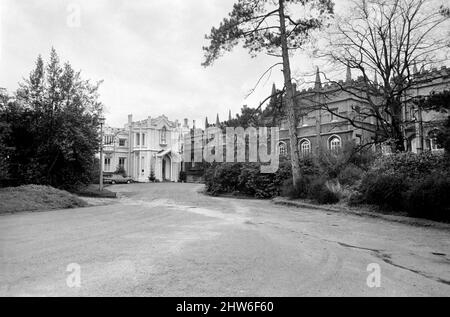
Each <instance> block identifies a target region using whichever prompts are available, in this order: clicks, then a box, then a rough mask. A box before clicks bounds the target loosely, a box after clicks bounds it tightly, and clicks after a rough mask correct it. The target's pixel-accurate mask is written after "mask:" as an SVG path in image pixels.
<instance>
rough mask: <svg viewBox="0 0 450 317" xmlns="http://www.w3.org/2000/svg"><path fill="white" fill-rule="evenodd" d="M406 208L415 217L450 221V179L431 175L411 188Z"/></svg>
mask: <svg viewBox="0 0 450 317" xmlns="http://www.w3.org/2000/svg"><path fill="white" fill-rule="evenodd" d="M406 207H407V211H408V214H409V215H411V216H413V217H419V218H428V219H435V220H443V221H447V222H449V221H450V179H449V178H448V177H445V176H443V175H438V174H435V175H430V176H428V177H426V178H425V179H423V180H422V181H418V182H417V183H415V184H413V185H412V186H411V189H410V190H409V191H408V192H407V200H406Z"/></svg>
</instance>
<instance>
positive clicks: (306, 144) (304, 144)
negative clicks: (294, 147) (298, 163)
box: [299, 139, 311, 155]
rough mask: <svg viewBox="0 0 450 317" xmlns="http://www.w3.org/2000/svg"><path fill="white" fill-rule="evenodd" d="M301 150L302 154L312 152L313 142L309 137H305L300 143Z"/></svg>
mask: <svg viewBox="0 0 450 317" xmlns="http://www.w3.org/2000/svg"><path fill="white" fill-rule="evenodd" d="M299 145H300V146H299V150H300V154H301V155H308V154H309V153H311V142H310V141H309V140H307V139H303V140H301V141H300V143H299Z"/></svg>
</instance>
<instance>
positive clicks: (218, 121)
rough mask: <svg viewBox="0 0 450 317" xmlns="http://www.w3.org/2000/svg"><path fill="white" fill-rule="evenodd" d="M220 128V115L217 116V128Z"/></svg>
mask: <svg viewBox="0 0 450 317" xmlns="http://www.w3.org/2000/svg"><path fill="white" fill-rule="evenodd" d="M219 126H220V120H219V114H217V117H216V127H219Z"/></svg>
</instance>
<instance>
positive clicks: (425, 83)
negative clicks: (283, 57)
mask: <svg viewBox="0 0 450 317" xmlns="http://www.w3.org/2000/svg"><path fill="white" fill-rule="evenodd" d="M414 76H415V80H414V85H412V86H411V87H410V88H409V90H408V91H407V92H406V94H405V95H407V96H408V100H413V99H414V97H420V96H421V97H424V96H428V95H430V94H431V93H432V92H436V93H438V92H442V91H445V90H450V69H448V68H446V67H442V68H441V69H439V70H438V69H431V70H429V71H422V72H417V71H416V72H415V74H414ZM342 87H345V89H343V88H342ZM362 87H363V83H362V79H361V78H357V79H352V77H351V73H350V70H347V76H346V79H345V81H344V80H341V81H339V82H338V83H334V84H325V85H322V83H321V77H320V73H319V71H317V74H316V79H315V83H314V87H311V88H309V89H303V90H301V91H299V90H297V88H296V93H295V96H296V107H297V108H296V115H297V118H298V127H297V135H298V143H297V146H298V148H299V151H300V154H301V155H307V154H310V153H318V152H320V151H326V150H335V149H338V148H341V147H342V146H343V144H344V143H345V142H349V141H353V142H355V143H356V144H361V145H363V144H371V143H377V142H374V141H376V140H374V133H372V132H370V130H374V129H376V128H377V122H376V119H375V118H373V117H369V118H364V119H361V120H360V121H358V128H357V127H355V126H354V125H352V124H350V123H349V122H348V120H346V119H345V118H349V117H350V118H354V120H358V113H357V111H358V110H357V109H364V108H365V107H367V101H366V100H364V98H358V94H364V93H365V91H364V89H363V88H362ZM275 92H276V88H275V85H274V86H273V88H272V94H274V93H275ZM321 104H326V105H327V108H328V110H327V109H324V108H323V107H318V106H317V105H321ZM333 113H334V114H333ZM336 114H337V115H336ZM447 115H448V114H444V113H440V112H435V111H424V110H422V109H420V108H419V107H418V106H417V104H415V103H412V102H409V103H405V105H404V106H403V109H402V132H403V134H404V139H405V148H406V149H407V150H408V151H411V152H415V153H417V152H421V151H437V150H440V149H439V148H438V145H437V142H436V135H437V133H436V132H437V131H438V129H439V127H440V125H441V124H442V122H443V121H444V120H445V119H446V117H447ZM266 119H267V122H266V123H269V121H273V119H274V118H273V116H272V117H270V116H269V117H266ZM275 119H277V121H278V123H277V125H279V127H280V141H279V144H278V148H279V153H280V155H286V154H288V152H289V149H290V146H289V131H288V125H287V122H286V120H285V119H284V118H283V117H282V116H281V117H280V118H275ZM228 120H229V121H231V120H232V118H231V112H230V114H229V118H228ZM269 125H270V124H269ZM205 126H206V127H210V126H215V127H221V128H224V127H226V126H227V121H224V122H220V121H219V117H218V116H217V119H216V123H215V124H208V121H207V119H206V121H205ZM368 130H369V131H368ZM203 134H204V131H203V130H202V129H198V128H196V127H195V121H193V127H192V128H190V127H189V125H188V120H187V119H184V123H183V124H181V123H179V122H178V120H175V121H170V120H169V119H168V118H167V117H166V116H164V115H161V116H159V117H157V118H151V117H148V118H147V119H145V120H141V121H133V118H132V115H129V116H128V122H127V123H126V124H125V126H124V127H123V128H112V127H106V128H105V130H104V138H103V153H104V159H103V162H102V166H103V171H104V172H105V173H113V172H115V171H117V170H118V169H120V170H125V173H126V174H127V175H128V176H130V177H132V178H133V179H134V180H135V181H138V182H148V181H149V177H150V175H151V174H153V176H154V177H155V178H156V179H157V180H159V181H178V180H179V177H180V171H184V172H185V173H186V179H187V181H188V182H198V181H202V180H203V172H204V169H203V164H202V163H195V162H194V160H193V151H194V150H193V149H194V148H195V144H202V147H203V146H204V140H203ZM185 137H188V139H185ZM196 138H201V139H202V140H201V141H199V142H196V141H195V140H196ZM186 140H191V141H190V142H191V144H190V146H188V147H186V148H190V149H191V151H192V153H191V155H190V156H191V160H187V161H186V162H183V157H185V156H186V155H184V153H183V149H184V145H185V144H184V142H187V141H186ZM197 141H198V140H197ZM200 150H202V149H200ZM381 150H384V151H388V150H389V147H388V146H386V147H383V146H381ZM188 156H189V155H187V156H186V157H188Z"/></svg>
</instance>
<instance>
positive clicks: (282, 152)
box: [278, 142, 287, 156]
mask: <svg viewBox="0 0 450 317" xmlns="http://www.w3.org/2000/svg"><path fill="white" fill-rule="evenodd" d="M278 151H279V153H280V155H282V156H286V155H287V147H286V143H284V142H280V143H279V144H278Z"/></svg>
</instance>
